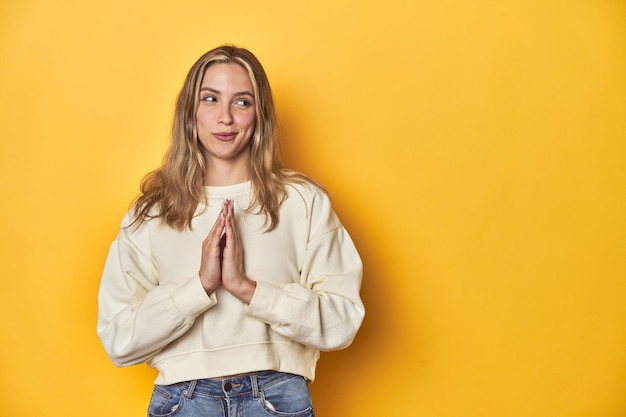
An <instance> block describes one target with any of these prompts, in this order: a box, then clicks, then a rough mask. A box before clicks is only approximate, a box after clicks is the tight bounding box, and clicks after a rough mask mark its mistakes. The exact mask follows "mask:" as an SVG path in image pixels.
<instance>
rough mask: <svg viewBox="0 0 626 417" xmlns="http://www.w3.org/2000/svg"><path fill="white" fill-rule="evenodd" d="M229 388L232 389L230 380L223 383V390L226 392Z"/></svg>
mask: <svg viewBox="0 0 626 417" xmlns="http://www.w3.org/2000/svg"><path fill="white" fill-rule="evenodd" d="M231 389H233V384H231V383H230V382H227V383H225V384H224V391H226V392H228V391H230V390H231Z"/></svg>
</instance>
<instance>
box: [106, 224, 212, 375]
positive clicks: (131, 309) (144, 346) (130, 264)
mask: <svg viewBox="0 0 626 417" xmlns="http://www.w3.org/2000/svg"><path fill="white" fill-rule="evenodd" d="M129 220H130V217H129V215H127V216H126V217H125V219H124V221H123V222H122V227H121V229H120V232H119V235H118V237H117V239H116V240H115V241H114V242H113V243H112V245H111V248H110V250H109V255H108V258H107V260H106V263H105V266H104V271H103V274H102V280H101V282H100V288H99V292H98V324H97V331H98V336H99V337H100V340H101V342H102V344H103V346H104V348H105V350H106V352H107V354H108V355H109V357H110V358H111V360H112V361H113V363H115V364H116V365H118V366H127V365H134V364H138V363H142V362H145V361H147V360H149V359H151V358H152V357H154V356H155V355H156V354H157V353H158V352H159V351H160V350H161V349H162V348H163V347H164V346H166V345H167V344H168V343H170V342H171V341H173V340H175V339H177V338H178V337H180V336H181V335H182V334H184V333H185V332H186V331H187V330H189V328H190V327H191V326H192V324H193V323H194V321H195V319H196V317H198V315H200V314H201V313H203V312H204V311H205V310H207V309H208V308H210V307H211V306H213V305H214V304H215V303H216V298H215V295H214V294H212V295H211V296H210V297H209V296H207V294H206V292H205V291H204V288H203V287H202V284H201V282H200V278H199V276H198V275H195V276H192V277H189V278H187V279H184V280H182V281H181V282H179V283H176V284H166V285H159V272H158V268H157V265H156V263H155V262H154V261H153V259H152V257H151V256H150V240H149V239H150V235H149V225H148V224H147V223H145V222H144V223H143V224H142V225H141V226H139V227H138V228H129V227H126V226H127V225H128V224H129Z"/></svg>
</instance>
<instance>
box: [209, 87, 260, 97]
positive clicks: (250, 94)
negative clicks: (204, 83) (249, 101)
mask: <svg viewBox="0 0 626 417" xmlns="http://www.w3.org/2000/svg"><path fill="white" fill-rule="evenodd" d="M200 91H208V92H210V93H215V94H221V91H219V90H216V89H214V88H211V87H200ZM233 95H234V96H250V97H253V98H254V94H253V93H252V92H250V91H247V90H245V91H239V92H237V93H235V94H233Z"/></svg>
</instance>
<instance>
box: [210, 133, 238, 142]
mask: <svg viewBox="0 0 626 417" xmlns="http://www.w3.org/2000/svg"><path fill="white" fill-rule="evenodd" d="M213 136H215V138H216V139H217V140H220V141H222V142H229V141H231V140H233V139H234V138H235V137H236V136H237V133H235V132H218V133H213Z"/></svg>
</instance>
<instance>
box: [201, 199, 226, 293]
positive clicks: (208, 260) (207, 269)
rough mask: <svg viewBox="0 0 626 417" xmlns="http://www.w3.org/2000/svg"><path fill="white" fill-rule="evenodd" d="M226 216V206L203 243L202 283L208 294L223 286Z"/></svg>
mask: <svg viewBox="0 0 626 417" xmlns="http://www.w3.org/2000/svg"><path fill="white" fill-rule="evenodd" d="M225 225H226V214H225V213H224V206H223V205H222V210H221V211H220V214H219V216H217V220H215V224H213V227H212V228H211V231H210V232H209V234H208V236H207V237H206V239H204V241H203V242H202V257H201V259H200V281H201V282H202V286H203V287H204V290H205V291H206V292H207V294H210V293H212V292H213V291H215V289H216V288H217V287H219V286H220V285H221V284H222V248H223V246H224V243H225V238H226V236H225V235H224V233H223V232H224V227H225Z"/></svg>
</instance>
